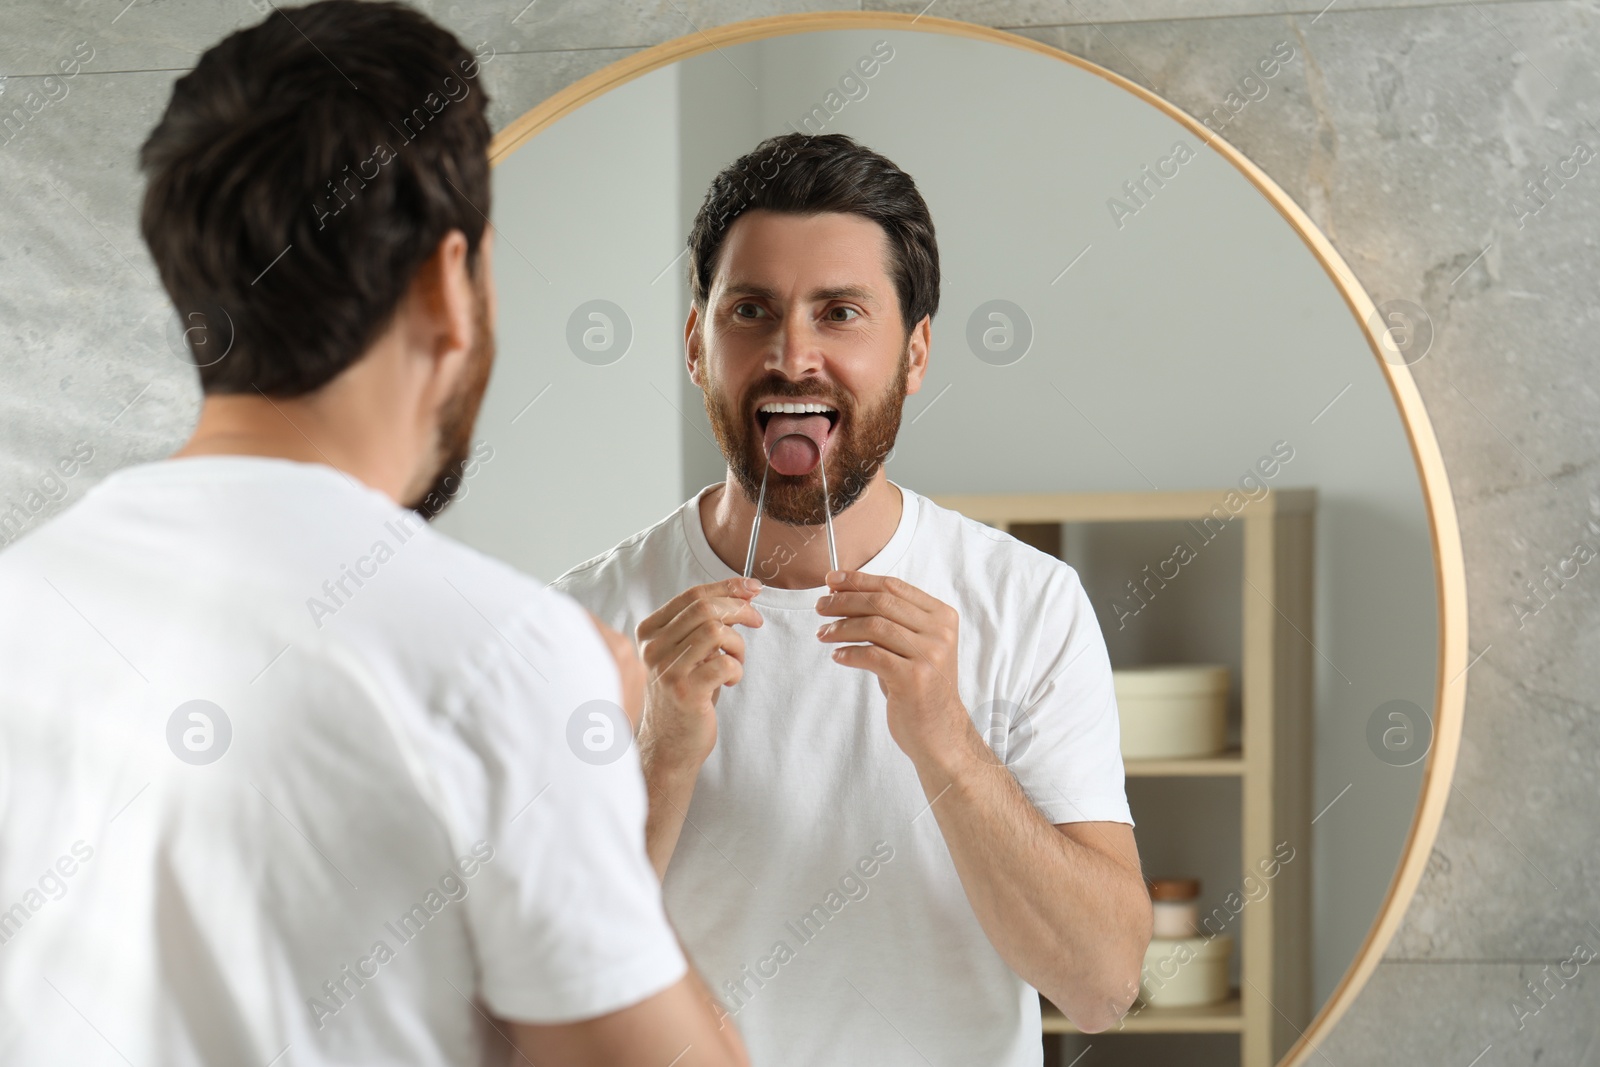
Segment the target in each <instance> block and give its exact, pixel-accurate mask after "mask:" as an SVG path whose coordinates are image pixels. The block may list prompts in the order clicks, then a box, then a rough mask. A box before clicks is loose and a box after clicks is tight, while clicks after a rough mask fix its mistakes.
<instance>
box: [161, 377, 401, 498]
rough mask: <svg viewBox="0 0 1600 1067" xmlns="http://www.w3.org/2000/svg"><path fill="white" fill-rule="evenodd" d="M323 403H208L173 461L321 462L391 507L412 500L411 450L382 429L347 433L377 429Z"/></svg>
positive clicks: (212, 399)
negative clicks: (372, 491)
mask: <svg viewBox="0 0 1600 1067" xmlns="http://www.w3.org/2000/svg"><path fill="white" fill-rule="evenodd" d="M328 399H329V398H328V397H326V396H322V395H319V394H316V393H314V394H311V395H309V396H305V397H293V398H268V397H265V396H261V395H259V394H229V395H219V396H208V397H206V398H205V400H204V401H203V402H202V404H201V407H200V421H199V423H198V424H197V425H196V426H195V430H194V433H193V435H192V436H191V437H190V438H189V440H188V441H187V442H186V443H185V444H184V446H183V447H182V448H180V449H178V451H176V452H174V453H173V454H172V458H173V459H180V458H183V457H186V456H207V455H242V456H272V457H276V458H279V459H290V460H296V461H298V462H301V463H322V464H325V465H327V466H330V467H333V468H334V469H335V470H339V471H342V472H344V473H345V474H347V475H349V476H350V477H352V478H354V479H356V480H357V481H359V482H362V483H363V484H365V485H369V486H371V487H372V488H374V489H377V490H378V491H380V492H382V493H384V494H385V495H387V496H388V497H389V498H390V499H391V500H394V501H395V502H396V503H402V502H403V501H406V500H410V499H412V498H414V497H415V496H416V495H417V493H418V492H420V491H421V488H422V487H419V486H418V485H416V484H415V482H416V468H417V463H416V462H415V457H414V456H413V455H412V453H413V452H414V451H415V449H414V448H407V447H405V446H406V445H407V444H409V443H410V442H404V441H400V440H394V439H390V438H389V437H387V436H385V435H384V434H383V433H382V431H381V430H379V431H378V432H376V433H365V432H352V430H353V429H355V428H359V429H362V430H366V429H369V428H372V427H375V426H381V425H382V423H381V422H373V421H371V420H366V419H359V418H352V417H351V416H352V414H353V413H352V412H350V411H349V410H347V409H345V408H344V407H343V406H342V405H336V404H330V403H328V402H327V401H328ZM392 421H393V420H391V423H392ZM353 424H355V425H354V426H353Z"/></svg>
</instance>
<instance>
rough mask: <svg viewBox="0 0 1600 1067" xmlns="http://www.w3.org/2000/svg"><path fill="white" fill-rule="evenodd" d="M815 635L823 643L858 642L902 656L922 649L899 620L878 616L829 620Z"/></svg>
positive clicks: (915, 655)
mask: <svg viewBox="0 0 1600 1067" xmlns="http://www.w3.org/2000/svg"><path fill="white" fill-rule="evenodd" d="M817 638H818V639H819V640H821V641H822V642H823V643H824V644H835V643H841V642H852V643H854V642H859V643H864V644H871V645H877V646H878V647H879V648H881V649H884V650H885V651H888V652H892V653H894V654H895V655H896V656H900V657H902V658H904V659H913V658H917V657H921V656H922V650H921V648H920V647H919V646H918V643H917V635H916V634H915V633H913V632H912V631H910V630H908V629H906V628H905V627H904V626H901V625H900V624H899V623H897V622H891V621H889V620H888V619H885V618H884V617H883V616H881V615H868V616H864V617H862V618H849V619H840V620H839V621H837V622H830V623H828V624H827V625H825V626H823V627H822V628H821V629H820V630H818V631H817Z"/></svg>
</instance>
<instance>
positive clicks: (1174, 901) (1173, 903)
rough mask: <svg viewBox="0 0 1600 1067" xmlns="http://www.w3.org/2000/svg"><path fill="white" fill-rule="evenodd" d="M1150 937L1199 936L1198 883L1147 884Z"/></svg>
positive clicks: (1181, 880) (1175, 880)
mask: <svg viewBox="0 0 1600 1067" xmlns="http://www.w3.org/2000/svg"><path fill="white" fill-rule="evenodd" d="M1150 912H1151V919H1152V923H1151V925H1152V930H1151V935H1152V936H1154V937H1162V938H1185V937H1198V936H1199V934H1200V879H1198V878H1152V879H1151V880H1150Z"/></svg>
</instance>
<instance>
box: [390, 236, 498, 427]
mask: <svg viewBox="0 0 1600 1067" xmlns="http://www.w3.org/2000/svg"><path fill="white" fill-rule="evenodd" d="M486 236H487V235H486ZM485 251H487V245H484V246H482V248H481V250H480V255H483V252H485ZM478 269H479V270H485V271H486V270H488V260H487V258H483V259H480V261H479V264H478ZM486 280H487V279H486ZM408 297H409V299H410V301H411V304H412V309H413V310H412V315H411V330H410V333H411V345H412V350H413V352H415V353H416V355H417V357H418V358H419V359H422V360H425V362H424V363H423V365H422V366H420V367H418V368H417V369H418V371H419V373H421V374H422V375H423V377H424V378H425V384H424V388H423V398H422V399H423V403H424V404H425V405H427V407H428V410H430V411H431V410H436V409H437V407H438V405H439V404H441V403H443V401H444V399H445V398H446V397H448V396H449V395H450V394H451V392H452V391H453V390H454V388H455V385H456V383H457V381H458V380H459V379H460V377H461V375H462V373H463V372H464V371H465V369H466V367H467V363H468V357H469V356H470V355H471V353H472V347H473V342H474V341H475V340H476V337H475V331H476V329H477V326H476V323H475V322H474V316H473V300H474V292H473V281H472V276H471V275H470V274H469V273H468V271H467V237H466V234H464V233H462V232H461V231H460V230H451V231H450V232H449V233H447V234H445V235H444V236H443V237H442V238H440V239H439V244H438V245H437V246H436V247H435V248H434V250H433V254H432V255H431V256H429V257H428V258H427V260H426V261H424V262H423V264H422V266H421V267H420V268H419V269H418V271H417V276H416V278H415V279H413V280H412V283H411V291H410V293H409V294H408Z"/></svg>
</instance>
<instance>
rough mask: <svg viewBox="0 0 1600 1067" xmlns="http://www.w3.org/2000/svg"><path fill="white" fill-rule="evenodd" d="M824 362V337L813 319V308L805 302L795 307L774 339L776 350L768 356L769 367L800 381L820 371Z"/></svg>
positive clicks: (787, 315)
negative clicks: (805, 305)
mask: <svg viewBox="0 0 1600 1067" xmlns="http://www.w3.org/2000/svg"><path fill="white" fill-rule="evenodd" d="M823 363H824V355H823V351H822V341H821V338H820V337H819V335H818V332H817V330H816V327H815V324H814V323H813V322H812V321H811V315H810V310H809V309H808V308H805V307H803V306H794V307H791V308H790V309H789V310H788V312H787V313H786V314H785V315H784V318H783V324H782V327H781V328H780V329H779V330H778V333H777V336H776V337H775V338H774V339H773V347H772V351H771V352H770V353H769V354H768V357H767V370H769V371H774V372H776V373H778V374H781V375H783V376H784V377H785V378H788V379H790V380H791V381H798V380H800V379H802V378H805V377H808V376H813V375H820V374H821V373H822V366H823Z"/></svg>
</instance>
